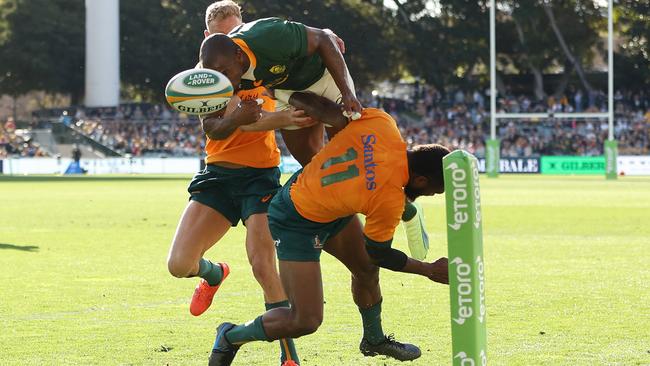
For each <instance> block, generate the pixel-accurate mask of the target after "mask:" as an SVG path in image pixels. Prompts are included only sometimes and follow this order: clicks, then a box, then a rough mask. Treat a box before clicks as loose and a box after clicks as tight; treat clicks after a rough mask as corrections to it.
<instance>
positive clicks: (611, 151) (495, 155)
mask: <svg viewBox="0 0 650 366" xmlns="http://www.w3.org/2000/svg"><path fill="white" fill-rule="evenodd" d="M612 11H613V0H607V112H605V113H497V111H496V96H497V89H496V7H495V0H490V139H488V140H487V141H486V154H485V166H486V173H487V176H488V177H490V178H495V177H498V176H499V161H500V154H499V152H500V150H501V144H500V140H499V139H497V136H496V129H497V123H498V120H499V119H548V118H554V119H581V118H607V120H608V126H609V131H608V138H607V140H606V141H605V143H604V146H603V152H604V155H605V176H606V178H607V179H616V178H617V176H618V174H617V169H616V160H617V157H618V143H617V141H616V140H615V139H614V41H613V37H614V25H613V16H612Z"/></svg>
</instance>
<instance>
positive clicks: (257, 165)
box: [167, 4, 310, 366]
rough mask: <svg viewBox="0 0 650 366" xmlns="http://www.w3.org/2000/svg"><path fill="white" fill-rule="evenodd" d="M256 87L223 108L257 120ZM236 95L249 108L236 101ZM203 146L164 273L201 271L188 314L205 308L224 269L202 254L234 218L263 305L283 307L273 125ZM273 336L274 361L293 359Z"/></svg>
mask: <svg viewBox="0 0 650 366" xmlns="http://www.w3.org/2000/svg"><path fill="white" fill-rule="evenodd" d="M235 5H236V4H235ZM235 10H237V11H238V7H236V8H233V7H232V6H230V7H228V6H226V7H223V6H222V7H218V8H213V9H210V8H208V12H209V13H211V14H217V15H219V14H221V15H224V14H225V15H229V14H233V13H232V12H233V11H235ZM264 91H265V89H264V88H263V87H259V88H254V89H250V90H240V91H239V92H237V97H238V98H233V99H234V100H233V101H232V103H230V104H229V106H228V108H227V111H226V115H228V116H229V118H231V119H232V120H233V121H236V123H238V124H242V125H245V124H247V123H251V122H253V121H256V120H257V119H258V113H257V112H256V109H255V108H257V109H260V108H261V109H263V110H265V111H268V112H274V111H275V101H274V100H272V99H270V98H269V97H268V96H266V95H264ZM258 99H262V100H263V101H264V103H263V105H262V106H258V104H257V102H256V100H258ZM240 101H241V103H244V104H246V105H254V106H255V108H237V105H238V103H240ZM269 116H271V117H275V118H279V119H281V120H282V121H289V122H290V123H293V124H298V125H300V124H309V123H310V119H309V118H305V117H302V116H301V115H299V114H296V113H293V112H292V111H286V112H283V113H280V114H273V115H269ZM205 150H206V155H207V157H206V159H205V162H206V168H205V169H204V170H203V171H201V172H199V173H197V174H196V175H195V176H194V178H193V179H192V182H191V183H190V185H189V187H188V191H189V193H190V202H189V203H188V205H187V207H186V208H185V211H184V212H183V214H182V216H181V219H180V222H179V224H178V228H177V229H176V234H175V236H174V239H173V242H172V246H171V248H170V251H169V256H168V259H167V265H168V269H169V272H170V273H171V274H172V275H174V276H175V277H201V281H200V282H199V284H198V285H197V287H196V289H195V291H194V295H193V296H192V301H191V304H190V312H191V313H192V314H193V315H195V316H198V315H201V314H202V313H203V312H205V311H206V310H207V309H208V307H209V306H210V305H211V303H212V299H213V297H214V295H215V293H216V292H217V290H218V289H219V286H220V285H221V283H222V282H223V280H224V279H225V278H226V277H227V276H228V274H229V271H230V270H229V267H228V265H227V264H226V263H213V262H211V261H209V260H208V259H205V258H203V256H204V254H205V252H206V251H207V250H208V249H210V248H211V247H212V246H213V245H214V244H215V243H216V242H218V241H219V240H220V239H221V238H222V237H223V236H224V234H225V233H226V232H227V231H228V229H229V228H230V227H231V226H236V225H237V224H238V222H239V221H240V220H241V221H242V222H243V223H244V225H245V226H246V252H247V255H248V260H249V262H250V264H251V268H252V271H253V275H254V277H255V279H256V280H257V281H258V283H259V284H260V286H261V287H262V290H263V292H264V301H265V307H266V309H273V308H276V307H282V306H288V301H287V297H286V295H285V293H284V291H283V289H282V284H281V283H280V279H279V277H278V274H277V269H276V261H275V248H274V246H273V240H272V239H271V234H270V232H269V229H268V220H267V215H266V212H267V209H268V205H269V202H270V200H271V197H272V196H273V195H274V194H275V192H276V191H277V190H278V189H279V187H280V183H279V178H280V172H279V169H278V168H277V167H278V165H279V163H280V153H279V150H278V148H277V146H276V142H275V134H274V132H273V131H260V132H245V131H243V130H242V129H235V130H233V131H231V133H230V134H228V135H227V136H225V137H224V138H223V139H211V138H210V136H207V143H206V147H205ZM280 343H281V346H280V349H281V357H280V358H281V363H282V365H284V366H290V365H296V364H298V362H299V360H298V356H297V354H296V350H295V346H294V344H293V341H292V340H291V339H281V340H280Z"/></svg>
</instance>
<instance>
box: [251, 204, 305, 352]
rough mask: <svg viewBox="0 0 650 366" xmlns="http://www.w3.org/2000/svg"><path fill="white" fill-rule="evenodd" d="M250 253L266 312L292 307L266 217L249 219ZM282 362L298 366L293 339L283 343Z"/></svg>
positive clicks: (255, 216)
mask: <svg viewBox="0 0 650 366" xmlns="http://www.w3.org/2000/svg"><path fill="white" fill-rule="evenodd" d="M246 253H247V254H248V261H249V263H250V265H251V269H252V271H253V276H254V277H255V279H256V280H257V282H258V283H259V284H260V286H261V287H262V290H263V291H264V305H265V308H266V310H271V309H275V308H281V307H289V301H288V300H287V295H285V293H284V289H283V288H282V282H281V281H280V276H278V271H277V267H276V261H275V245H274V243H273V238H272V237H271V232H270V231H269V221H268V218H267V215H266V213H259V214H254V215H251V216H250V217H249V218H248V219H246ZM279 342H280V350H281V356H280V361H281V363H282V364H283V365H284V364H291V363H290V362H289V363H287V361H293V362H295V363H296V364H297V363H299V362H300V361H299V360H298V355H297V352H296V348H295V345H294V342H293V340H292V339H291V338H289V339H284V338H283V339H280V340H279Z"/></svg>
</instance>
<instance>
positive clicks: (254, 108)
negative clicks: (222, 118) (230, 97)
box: [231, 99, 262, 126]
mask: <svg viewBox="0 0 650 366" xmlns="http://www.w3.org/2000/svg"><path fill="white" fill-rule="evenodd" d="M261 117H262V106H261V105H260V104H258V103H257V101H256V100H254V99H253V100H242V101H241V102H239V104H238V105H237V108H235V110H233V112H232V114H231V118H232V119H233V121H235V123H236V124H237V125H239V126H243V125H249V124H251V123H255V122H257V120H259V119H260V118H261Z"/></svg>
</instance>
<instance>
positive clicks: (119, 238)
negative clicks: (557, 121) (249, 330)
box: [0, 176, 650, 366]
mask: <svg viewBox="0 0 650 366" xmlns="http://www.w3.org/2000/svg"><path fill="white" fill-rule="evenodd" d="M188 180H189V177H106V178H101V177H99V178H93V177H84V178H61V177H33V178H32V177H5V178H2V177H0V345H1V346H0V365H35V364H43V365H60V364H77V365H127V364H128V365H130V364H133V365H167V364H169V365H202V364H206V363H207V362H206V360H207V357H208V352H209V350H210V348H211V345H212V342H213V332H214V328H215V326H216V325H217V324H219V323H221V322H222V321H224V320H230V321H235V322H242V321H246V320H249V319H252V318H253V317H254V316H257V315H258V314H259V313H261V311H262V310H263V303H262V296H261V293H260V291H259V290H258V287H257V285H256V283H255V281H254V279H253V278H252V275H251V274H250V270H249V266H248V263H247V261H246V257H245V254H244V247H243V230H242V229H241V228H237V229H236V230H232V231H231V232H230V233H229V234H228V235H227V236H226V237H225V239H224V240H223V241H222V242H220V243H219V244H217V245H216V246H215V247H214V248H213V249H212V250H211V251H210V252H208V253H209V257H210V258H212V259H216V260H225V261H228V262H229V263H230V265H231V268H232V269H233V273H232V274H231V277H229V279H228V280H227V281H226V282H225V284H224V286H223V287H222V289H221V290H220V292H219V293H218V298H217V299H216V300H215V304H213V307H212V308H211V309H210V310H209V311H208V312H207V313H206V314H204V315H203V316H201V317H198V318H195V317H192V316H191V315H190V314H189V311H188V303H189V298H190V296H191V293H192V291H193V288H194V285H195V284H196V280H195V279H176V278H173V277H171V276H170V275H169V274H168V273H167V269H166V262H165V259H166V255H167V250H168V247H169V243H170V240H171V238H172V235H173V233H174V229H175V227H176V223H177V221H178V218H179V216H180V214H181V211H182V209H183V207H184V205H185V203H186V199H187V195H186V193H185V187H186V184H187V183H188ZM481 185H482V199H483V215H484V243H485V262H486V277H487V279H486V286H487V306H488V354H489V359H490V363H491V364H496V365H650V178H632V177H625V178H622V179H619V180H618V181H615V182H608V181H605V180H604V179H603V178H602V177H587V178H582V177H542V176H534V177H532V176H501V177H500V178H498V179H494V180H488V179H484V178H482V180H481ZM422 202H423V204H424V206H425V208H426V215H427V227H428V230H429V232H430V234H431V237H432V242H433V246H432V251H431V253H430V259H431V258H433V257H435V256H440V255H446V243H445V238H446V234H445V224H444V199H443V197H442V196H440V197H434V198H429V199H425V200H423V201H422ZM396 245H397V246H398V247H401V248H403V249H405V245H404V237H403V236H402V231H401V229H400V230H398V236H397V238H396ZM322 266H323V274H324V285H325V299H326V305H325V321H324V323H323V325H322V327H321V328H320V329H319V331H318V332H317V333H316V334H313V335H311V336H308V337H305V338H302V339H299V340H298V341H297V344H298V347H299V352H300V353H301V357H302V359H303V365H323V366H328V365H397V364H399V362H394V361H391V360H386V359H381V358H363V357H362V356H361V354H360V353H359V352H358V344H359V339H360V337H361V329H360V316H359V314H358V312H357V309H356V307H355V306H354V304H353V302H352V299H351V295H350V290H349V284H348V282H349V274H348V273H347V272H346V270H345V268H344V267H343V266H342V265H341V264H339V263H338V262H335V261H334V260H332V258H331V257H329V256H327V255H323V261H322ZM381 277H382V289H383V293H384V306H383V307H384V329H385V330H386V331H387V332H391V333H395V335H396V337H397V338H398V339H400V340H408V341H410V342H413V343H415V344H418V345H419V346H420V347H421V348H422V350H423V356H422V358H421V359H419V360H417V361H415V362H413V363H411V364H412V365H444V364H449V361H450V359H451V345H450V326H449V294H448V288H447V287H444V286H442V285H438V284H434V283H431V282H429V281H428V280H425V279H422V278H415V277H412V276H408V275H402V274H395V273H391V272H387V271H382V274H381ZM276 347H277V345H276V344H268V343H264V344H262V343H259V344H254V345H248V346H245V347H244V348H242V350H241V351H240V353H239V355H238V359H237V360H236V362H235V364H237V365H276V364H277V362H276V356H277V353H278V352H277V351H278V350H277V348H276Z"/></svg>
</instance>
